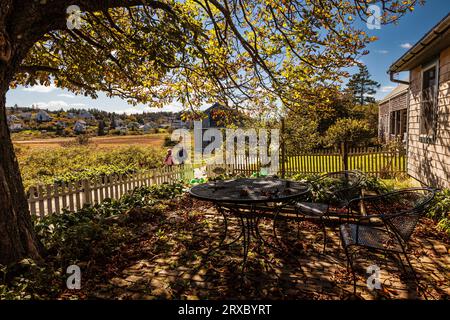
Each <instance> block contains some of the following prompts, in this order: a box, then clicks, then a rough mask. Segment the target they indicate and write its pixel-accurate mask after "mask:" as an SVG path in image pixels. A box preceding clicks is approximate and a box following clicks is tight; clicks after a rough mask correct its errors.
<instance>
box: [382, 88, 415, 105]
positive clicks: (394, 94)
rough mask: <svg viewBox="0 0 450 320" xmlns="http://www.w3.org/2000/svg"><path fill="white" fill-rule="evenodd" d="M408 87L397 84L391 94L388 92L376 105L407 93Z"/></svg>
mask: <svg viewBox="0 0 450 320" xmlns="http://www.w3.org/2000/svg"><path fill="white" fill-rule="evenodd" d="M408 88H409V86H408V85H407V84H399V85H398V86H396V87H395V88H394V89H393V90H392V91H391V92H389V93H388V94H387V95H386V96H385V97H384V98H383V99H381V100H380V101H379V102H378V103H379V104H382V103H385V102H387V101H389V100H391V99H393V98H395V97H397V96H399V95H401V94H403V93H405V92H406V91H408Z"/></svg>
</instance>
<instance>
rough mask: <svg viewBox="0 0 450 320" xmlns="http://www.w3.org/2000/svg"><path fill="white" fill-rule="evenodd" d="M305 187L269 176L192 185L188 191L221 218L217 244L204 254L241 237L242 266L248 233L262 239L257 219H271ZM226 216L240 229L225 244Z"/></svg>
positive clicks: (249, 239)
mask: <svg viewBox="0 0 450 320" xmlns="http://www.w3.org/2000/svg"><path fill="white" fill-rule="evenodd" d="M309 190H310V189H309V186H308V185H307V184H305V183H301V182H297V181H290V180H284V179H278V178H272V177H269V178H255V179H249V178H241V179H233V180H220V181H212V182H207V183H203V184H199V185H196V186H194V187H192V188H191V189H190V190H189V193H190V195H191V196H193V197H194V198H197V199H200V200H204V201H210V202H212V203H213V204H214V205H215V207H216V208H217V211H218V212H219V213H221V214H222V216H223V218H224V233H223V236H222V239H221V241H220V244H219V245H218V246H217V247H215V248H213V249H211V250H209V252H208V254H210V253H211V252H212V251H214V250H217V249H220V248H223V247H226V246H229V245H231V244H233V243H236V242H237V241H238V240H240V239H243V242H242V244H243V249H244V255H243V263H242V270H245V265H246V262H247V256H248V252H249V246H250V243H251V238H252V236H253V237H254V238H256V239H258V240H259V242H260V243H261V242H263V243H266V241H265V240H264V239H263V238H262V237H261V234H260V232H259V228H258V225H259V221H260V219H261V218H269V219H275V218H276V217H277V216H278V214H279V212H280V210H281V209H282V208H283V207H285V206H287V205H289V204H291V203H292V202H293V201H295V200H297V199H298V198H300V197H302V196H304V195H305V194H307V193H308V192H309ZM227 216H234V217H237V218H238V219H239V222H240V227H241V232H240V235H239V236H238V237H237V238H236V239H234V240H233V241H231V242H229V243H227V244H225V240H226V238H227V232H228V219H227Z"/></svg>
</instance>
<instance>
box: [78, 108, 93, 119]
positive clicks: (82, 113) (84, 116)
mask: <svg viewBox="0 0 450 320" xmlns="http://www.w3.org/2000/svg"><path fill="white" fill-rule="evenodd" d="M78 116H79V117H80V118H81V119H85V120H94V119H95V117H94V116H93V115H92V114H91V113H90V112H88V111H86V110H81V111H80V113H79V114H78Z"/></svg>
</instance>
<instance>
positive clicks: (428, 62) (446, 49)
mask: <svg viewBox="0 0 450 320" xmlns="http://www.w3.org/2000/svg"><path fill="white" fill-rule="evenodd" d="M404 71H408V72H409V81H400V80H396V79H394V74H396V73H398V72H404ZM389 73H390V75H391V79H392V81H395V82H403V83H404V84H406V85H409V92H408V113H407V154H408V162H407V169H408V174H410V175H411V176H412V177H414V178H416V179H418V180H419V181H421V182H423V183H424V184H427V185H431V186H436V187H445V188H449V187H450V160H449V159H450V121H449V118H450V104H449V101H450V90H449V88H450V14H448V15H447V16H446V17H445V18H444V19H442V20H441V21H440V22H439V23H438V24H437V25H436V26H435V27H433V28H432V29H431V30H430V31H429V32H428V33H427V34H425V35H424V36H423V37H422V38H421V39H420V40H419V41H418V42H417V43H416V44H415V45H414V46H412V47H411V49H409V50H408V51H407V52H406V53H405V54H404V55H403V56H402V57H400V58H399V59H398V60H397V61H395V62H394V63H393V64H392V65H391V66H390V68H389Z"/></svg>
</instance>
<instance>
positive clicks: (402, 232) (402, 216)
mask: <svg viewBox="0 0 450 320" xmlns="http://www.w3.org/2000/svg"><path fill="white" fill-rule="evenodd" d="M434 195H435V190H434V189H431V188H411V189H403V190H398V191H394V192H389V193H386V194H383V195H380V196H374V197H366V198H361V199H363V200H362V201H363V203H364V208H365V215H367V216H372V215H379V216H380V218H381V219H382V220H383V222H384V223H385V224H386V225H387V226H388V228H389V229H390V230H391V231H392V232H394V233H395V234H397V235H398V236H400V238H401V240H403V241H404V242H405V243H406V242H408V241H409V238H410V237H411V235H412V233H413V231H414V228H415V227H416V225H417V223H418V222H419V219H420V217H421V216H422V214H423V213H424V212H425V211H426V210H427V208H428V207H429V205H430V204H431V201H432V200H433V198H434ZM353 205H357V206H359V205H360V203H358V202H356V201H355V202H354V203H353ZM355 210H357V209H356V208H355Z"/></svg>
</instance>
